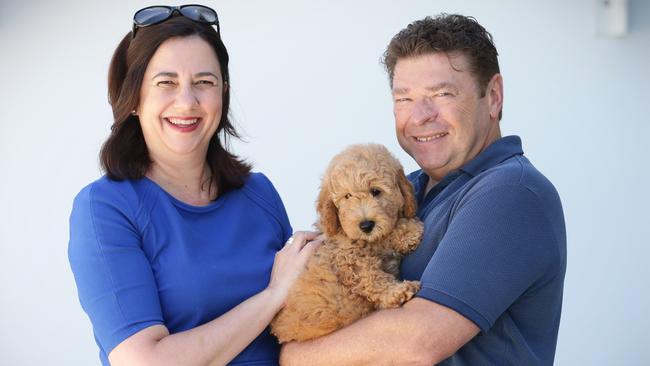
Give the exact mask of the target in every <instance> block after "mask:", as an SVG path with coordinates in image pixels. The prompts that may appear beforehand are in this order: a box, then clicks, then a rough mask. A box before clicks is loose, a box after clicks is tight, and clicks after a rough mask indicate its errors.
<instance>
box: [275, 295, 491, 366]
mask: <svg viewBox="0 0 650 366" xmlns="http://www.w3.org/2000/svg"><path fill="white" fill-rule="evenodd" d="M478 332H479V328H478V327H477V326H476V325H475V324H474V323H472V322H471V321H470V320H468V319H466V318H465V317H463V316H462V315H460V314H459V313H457V312H455V311H454V310H452V309H449V308H447V307H445V306H442V305H439V304H436V303H434V302H432V301H429V300H425V299H421V298H415V299H412V300H411V301H409V302H407V303H406V304H405V305H404V306H403V307H401V308H398V309H390V310H381V311H377V312H374V313H372V314H371V315H369V316H368V317H366V318H364V319H361V320H359V321H357V322H356V323H353V324H351V325H349V326H347V327H345V328H343V329H340V330H338V331H336V332H334V333H332V334H329V335H327V336H324V337H321V338H318V339H315V340H312V341H308V342H302V343H297V342H293V343H290V344H287V345H285V346H284V347H283V349H282V353H281V355H280V364H282V365H283V366H302V365H310V366H312V365H313V366H320V365H322V366H329V365H373V366H374V365H427V366H428V365H433V364H436V363H438V362H440V361H442V360H444V359H446V358H447V357H449V356H451V355H452V354H454V353H455V352H456V351H457V350H458V349H459V348H460V347H462V346H463V345H464V344H465V343H466V342H468V341H469V340H470V339H472V338H473V337H474V336H475V335H476V334H478Z"/></svg>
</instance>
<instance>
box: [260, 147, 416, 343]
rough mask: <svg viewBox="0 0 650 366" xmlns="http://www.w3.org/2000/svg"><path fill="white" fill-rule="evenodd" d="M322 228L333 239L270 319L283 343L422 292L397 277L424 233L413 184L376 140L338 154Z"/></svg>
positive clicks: (323, 198)
mask: <svg viewBox="0 0 650 366" xmlns="http://www.w3.org/2000/svg"><path fill="white" fill-rule="evenodd" d="M316 208H317V211H318V215H319V222H318V224H317V227H319V229H320V230H321V231H322V232H323V233H324V234H325V236H326V240H325V243H324V244H323V245H321V246H320V247H319V248H318V250H317V251H316V252H315V253H314V255H313V256H312V258H311V259H310V260H309V262H308V263H307V269H306V271H305V272H304V273H303V275H302V276H301V277H300V278H299V279H298V281H297V282H296V284H295V285H294V286H293V287H292V289H291V290H290V293H289V297H288V300H287V303H286V305H285V307H284V308H283V309H282V310H281V311H280V312H279V313H278V315H276V317H275V318H274V320H273V321H272V322H271V331H272V333H273V334H275V335H276V336H277V338H278V340H279V341H280V343H284V342H289V341H293V340H296V341H305V340H308V339H312V338H316V337H320V336H322V335H325V334H328V333H331V332H333V331H335V330H337V329H339V328H342V327H344V326H346V325H348V324H350V323H352V322H354V321H355V320H357V319H359V318H362V317H364V316H366V315H368V314H369V313H370V312H372V311H374V310H376V309H387V308H395V307H399V306H401V305H402V304H403V303H404V302H406V301H408V300H409V299H411V298H412V297H413V295H414V294H415V293H416V292H417V291H418V290H419V287H420V285H419V282H417V281H403V282H401V281H398V280H397V276H398V272H399V264H400V261H401V258H402V256H403V255H404V254H407V253H409V252H411V251H413V250H414V249H415V248H416V246H417V245H418V244H419V242H420V239H421V238H422V231H423V225H422V223H421V222H420V221H418V220H417V219H415V214H416V203H415V198H414V196H413V188H412V187H411V184H410V183H409V181H408V180H407V179H406V177H405V176H404V172H403V169H402V166H401V165H400V163H399V162H398V161H397V159H395V158H394V157H393V156H392V155H391V154H390V153H389V152H388V150H387V149H386V148H385V147H383V146H381V145H376V144H368V145H353V146H351V147H349V148H347V149H346V150H344V151H343V152H341V153H340V154H338V155H336V156H335V157H334V158H333V160H332V162H331V163H330V165H329V167H328V168H327V170H326V172H325V175H324V176H323V180H322V184H321V189H320V194H319V196H318V201H317V205H316Z"/></svg>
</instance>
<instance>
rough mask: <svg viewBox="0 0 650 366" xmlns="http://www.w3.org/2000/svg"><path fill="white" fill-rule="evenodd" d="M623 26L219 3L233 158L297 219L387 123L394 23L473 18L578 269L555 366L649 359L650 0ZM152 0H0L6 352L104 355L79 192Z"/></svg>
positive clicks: (528, 11) (501, 11)
mask: <svg viewBox="0 0 650 366" xmlns="http://www.w3.org/2000/svg"><path fill="white" fill-rule="evenodd" d="M629 2H630V7H629V14H630V28H629V33H628V35H627V36H626V37H624V38H620V39H611V38H604V37H599V36H597V35H596V34H597V32H596V3H597V1H596V0H574V1H561V0H546V1H515V0H512V1H491V2H487V1H482V0H473V1H469V0H467V1H433V0H426V1H293V2H292V1H273V2H270V1H235V0H229V1H209V2H206V5H210V6H212V7H214V8H215V9H217V11H218V12H219V16H220V19H221V25H222V35H223V39H224V41H225V43H226V45H227V46H228V48H229V50H230V54H231V78H232V89H233V94H232V95H233V98H232V112H233V117H234V119H235V120H236V122H237V124H238V126H239V127H240V129H241V130H242V131H243V132H244V133H245V135H246V139H247V140H248V143H246V144H240V143H237V144H235V145H234V149H235V151H236V152H237V153H238V154H240V155H242V156H244V157H246V158H247V159H248V160H249V161H250V162H253V163H254V164H255V168H256V170H258V171H263V172H264V173H266V174H267V175H268V176H269V177H270V178H271V180H272V181H273V182H274V183H275V185H276V187H277V189H278V191H279V192H280V194H281V195H282V197H283V199H284V202H285V205H286V207H287V210H288V212H289V216H290V219H291V221H292V223H293V225H294V228H296V229H305V228H309V227H310V225H311V223H312V222H313V221H314V219H315V213H314V208H313V205H314V201H315V198H316V194H317V188H318V185H319V179H320V176H321V174H322V172H323V170H324V168H325V166H326V164H327V162H328V161H329V159H330V158H331V157H332V156H333V155H334V154H335V153H337V152H338V151H339V150H341V149H342V148H343V147H344V146H347V145H349V144H351V143H355V142H378V143H383V144H385V145H387V146H388V147H389V149H390V150H392V151H393V152H395V154H396V155H397V156H398V157H399V159H400V160H401V161H402V163H403V164H404V165H405V167H406V170H407V171H410V170H413V169H415V164H414V163H413V162H412V161H411V160H410V159H409V158H408V156H406V155H405V154H404V153H402V152H401V150H400V148H399V146H398V145H397V143H396V140H395V137H394V132H393V120H392V109H391V108H392V107H391V101H390V95H389V90H388V84H387V79H386V75H385V73H384V71H383V69H382V67H381V65H380V63H379V60H380V57H381V55H382V53H383V51H384V48H385V46H386V44H387V43H388V41H389V40H390V38H391V37H392V35H394V34H395V33H396V32H397V31H399V30H400V29H402V28H403V27H404V26H406V25H407V24H408V23H410V22H411V21H413V20H416V19H420V18H422V17H424V16H425V15H432V14H436V13H439V12H442V11H444V12H458V13H462V14H466V15H473V16H475V17H476V18H477V19H478V21H479V22H480V23H481V24H483V25H484V26H485V27H486V28H487V29H488V30H489V31H490V32H491V33H492V35H493V36H494V39H495V42H496V45H497V49H498V50H499V52H500V62H501V68H502V73H503V75H504V80H505V107H504V119H503V121H502V131H503V132H504V134H506V135H507V134H518V135H520V136H521V137H522V139H523V141H524V151H525V152H526V155H527V156H528V157H529V158H530V159H531V160H532V161H533V163H534V164H535V165H536V166H537V167H538V168H539V169H540V170H541V171H542V172H544V173H545V174H546V175H547V176H548V177H549V178H550V179H551V181H552V182H554V184H555V186H556V187H557V189H558V191H559V193H560V196H561V197H562V201H563V204H564V209H565V215H566V223H567V231H568V270H567V275H566V285H565V298H564V299H565V300H564V311H563V314H562V323H561V327H560V336H559V343H558V348H557V355H556V364H557V365H577V364H581V365H648V364H650V355H649V353H648V344H650V343H649V342H648V339H647V338H646V337H647V336H646V334H647V332H646V330H647V329H648V328H650V316H649V315H648V310H649V309H650V291H648V285H647V281H648V280H649V279H650V269H649V267H650V266H649V265H648V258H649V257H650V245H649V244H650V243H649V239H648V237H650V213H649V210H650V194H649V193H648V178H649V174H650V173H649V172H648V171H649V169H648V168H649V167H648V157H650V147H649V143H648V137H649V136H650V119H649V118H648V115H650V70H649V69H650V2H648V1H644V0H630V1H629ZM146 5H151V3H150V2H143V1H123V0H119V1H101V2H100V1H97V2H89V1H81V0H76V1H75V0H71V1H51V2H50V1H44V0H43V1H35V0H32V1H12V2H8V1H2V2H1V3H0V66H1V68H0V72H1V76H0V80H1V84H0V85H1V87H0V93H1V94H0V95H1V97H0V113H2V117H1V120H0V174H1V179H0V364H2V365H46V364H48V365H91V364H97V363H98V362H99V361H98V358H97V348H96V346H95V344H94V340H93V337H92V331H91V327H90V323H89V321H88V319H87V318H86V315H85V314H84V313H83V312H82V310H81V307H80V305H79V303H78V299H77V294H76V289H75V285H74V281H73V277H72V274H71V272H70V269H69V266H68V260H67V241H68V216H69V213H70V208H71V203H72V199H73V197H74V195H75V194H76V193H77V192H78V191H79V190H80V189H81V188H82V187H83V186H84V185H86V184H88V183H89V182H91V181H92V180H94V179H96V178H98V177H99V176H100V174H101V172H100V170H99V165H98V158H97V155H98V151H99V148H100V145H101V143H102V142H103V141H104V139H105V138H106V137H107V134H108V132H109V126H110V123H111V116H112V115H111V111H110V108H109V106H108V103H107V91H106V79H107V69H108V63H109V60H110V57H111V55H112V52H113V50H114V48H115V47H116V46H117V43H118V41H119V40H120V39H121V37H122V36H123V35H124V34H125V33H126V32H127V31H129V29H130V27H131V17H132V14H133V13H134V11H135V10H137V9H139V8H141V7H144V6H146Z"/></svg>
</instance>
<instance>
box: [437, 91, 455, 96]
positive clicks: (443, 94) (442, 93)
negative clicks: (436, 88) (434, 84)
mask: <svg viewBox="0 0 650 366" xmlns="http://www.w3.org/2000/svg"><path fill="white" fill-rule="evenodd" d="M436 95H437V96H439V97H450V96H452V94H451V93H449V92H440V93H438V94H436Z"/></svg>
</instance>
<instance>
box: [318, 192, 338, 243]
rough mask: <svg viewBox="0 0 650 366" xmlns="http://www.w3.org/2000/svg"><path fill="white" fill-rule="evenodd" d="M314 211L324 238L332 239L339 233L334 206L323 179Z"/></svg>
mask: <svg viewBox="0 0 650 366" xmlns="http://www.w3.org/2000/svg"><path fill="white" fill-rule="evenodd" d="M316 211H318V216H319V219H318V221H319V222H318V225H319V226H320V229H321V230H322V231H323V233H325V235H326V236H328V237H332V236H334V235H336V233H338V231H339V227H340V224H339V217H338V215H337V211H336V206H334V202H332V198H331V197H330V190H329V187H328V184H327V183H326V182H325V179H323V182H322V183H321V188H320V193H319V194H318V201H317V202H316Z"/></svg>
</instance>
